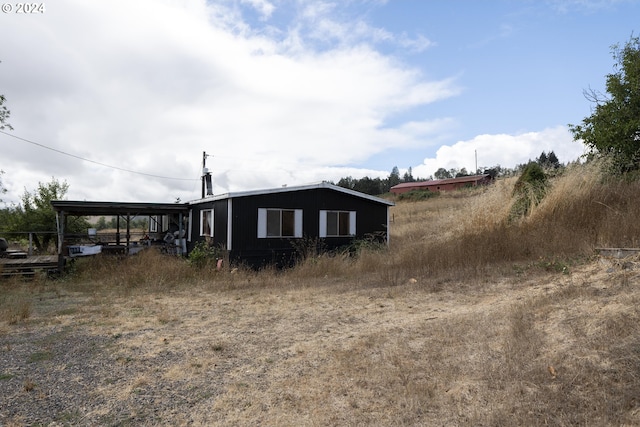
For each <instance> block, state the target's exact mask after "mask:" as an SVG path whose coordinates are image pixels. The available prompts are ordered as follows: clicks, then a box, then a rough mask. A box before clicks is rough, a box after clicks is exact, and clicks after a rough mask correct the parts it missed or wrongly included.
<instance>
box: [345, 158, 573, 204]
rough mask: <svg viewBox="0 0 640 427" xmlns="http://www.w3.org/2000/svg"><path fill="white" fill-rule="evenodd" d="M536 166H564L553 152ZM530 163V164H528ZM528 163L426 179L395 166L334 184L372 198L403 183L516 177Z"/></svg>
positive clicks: (436, 174)
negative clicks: (382, 175)
mask: <svg viewBox="0 0 640 427" xmlns="http://www.w3.org/2000/svg"><path fill="white" fill-rule="evenodd" d="M534 162H535V163H537V164H538V165H540V166H541V167H542V168H543V169H546V170H557V169H560V168H562V167H564V165H563V164H562V163H560V160H558V157H557V156H556V154H555V153H554V152H553V151H550V152H549V153H546V152H544V151H543V152H542V153H541V154H540V156H539V157H538V158H536V159H535V161H534ZM529 163H530V162H529ZM527 164H528V163H524V164H520V165H516V166H515V167H514V168H505V167H502V166H500V165H496V166H493V167H490V168H488V167H483V168H478V170H477V171H475V173H470V172H468V171H467V169H466V168H461V169H457V168H451V169H445V168H439V169H438V170H437V171H435V172H434V174H433V175H431V176H429V177H428V178H414V177H413V173H412V170H411V168H409V169H408V170H407V171H406V172H405V173H404V174H403V175H402V176H400V171H399V169H398V167H397V166H394V168H393V169H392V170H391V173H390V174H389V176H387V177H386V178H379V177H375V178H371V177H369V176H365V177H363V178H360V179H358V178H353V177H351V176H348V177H345V178H340V180H339V181H338V182H337V183H335V184H336V185H338V186H340V187H343V188H348V189H350V190H355V191H359V192H361V193H365V194H370V195H373V196H378V195H381V194H385V193H389V192H390V191H391V187H393V186H395V185H398V184H402V183H405V182H420V181H430V180H433V179H449V178H460V177H465V176H473V175H483V174H488V175H491V177H492V178H497V177H506V176H516V175H519V174H520V173H521V172H522V171H523V170H524V168H525V167H526V166H527Z"/></svg>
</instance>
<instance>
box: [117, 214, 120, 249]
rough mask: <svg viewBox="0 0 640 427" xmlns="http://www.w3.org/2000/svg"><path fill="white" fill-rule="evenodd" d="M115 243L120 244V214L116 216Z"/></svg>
mask: <svg viewBox="0 0 640 427" xmlns="http://www.w3.org/2000/svg"><path fill="white" fill-rule="evenodd" d="M116 245H120V214H118V215H117V216H116Z"/></svg>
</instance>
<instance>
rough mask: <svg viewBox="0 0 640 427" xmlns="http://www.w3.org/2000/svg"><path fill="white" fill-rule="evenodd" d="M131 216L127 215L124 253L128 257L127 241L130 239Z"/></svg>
mask: <svg viewBox="0 0 640 427" xmlns="http://www.w3.org/2000/svg"><path fill="white" fill-rule="evenodd" d="M130 224H131V214H129V213H128V214H127V235H126V238H127V247H126V249H125V251H124V253H125V254H127V255H129V240H130V239H131V225H130Z"/></svg>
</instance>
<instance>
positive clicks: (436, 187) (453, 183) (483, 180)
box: [391, 174, 492, 194]
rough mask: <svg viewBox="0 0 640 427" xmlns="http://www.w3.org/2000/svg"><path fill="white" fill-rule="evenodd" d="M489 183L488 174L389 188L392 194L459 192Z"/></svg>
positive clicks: (408, 183) (406, 183)
mask: <svg viewBox="0 0 640 427" xmlns="http://www.w3.org/2000/svg"><path fill="white" fill-rule="evenodd" d="M491 182H492V178H491V175H489V174H484V175H473V176H461V177H459V178H449V179H436V180H430V181H420V182H403V183H402V184H398V185H394V186H393V187H391V192H392V193H394V194H402V193H406V192H409V191H411V190H426V191H452V190H459V189H461V188H467V187H476V186H478V185H486V184H490V183H491Z"/></svg>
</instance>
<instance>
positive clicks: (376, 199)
mask: <svg viewBox="0 0 640 427" xmlns="http://www.w3.org/2000/svg"><path fill="white" fill-rule="evenodd" d="M322 188H325V189H329V190H333V191H338V192H341V193H345V194H348V195H350V196H354V197H359V198H362V199H367V200H371V201H372V202H375V203H380V204H383V205H387V206H394V205H395V203H394V202H392V201H390V200H386V199H383V198H380V197H376V196H371V195H369V194H365V193H361V192H359V191H355V190H351V189H348V188H344V187H340V186H337V185H334V184H330V183H328V182H325V181H323V182H318V183H314V184H306V185H298V186H292V187H279V188H270V189H264V190H250V191H238V192H230V193H224V194H219V195H214V196H209V197H205V198H203V199H198V200H193V201H191V202H189V203H190V204H196V203H202V202H203V201H215V200H224V199H232V198H236V197H249V196H258V195H264V194H276V193H287V192H294V191H304V190H316V189H322Z"/></svg>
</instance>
